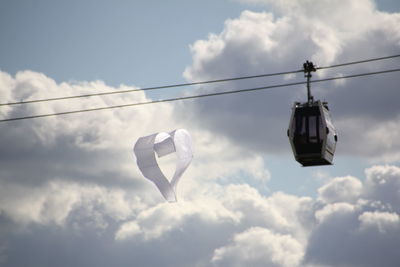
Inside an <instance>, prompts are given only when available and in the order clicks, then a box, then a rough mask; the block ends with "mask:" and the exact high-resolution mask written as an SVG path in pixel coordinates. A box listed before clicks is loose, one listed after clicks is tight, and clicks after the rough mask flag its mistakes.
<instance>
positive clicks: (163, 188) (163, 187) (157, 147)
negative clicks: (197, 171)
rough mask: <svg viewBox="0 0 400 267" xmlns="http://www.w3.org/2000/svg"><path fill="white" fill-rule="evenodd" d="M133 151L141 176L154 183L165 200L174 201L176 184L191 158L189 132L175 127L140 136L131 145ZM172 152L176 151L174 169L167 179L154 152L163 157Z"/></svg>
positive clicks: (191, 150)
mask: <svg viewBox="0 0 400 267" xmlns="http://www.w3.org/2000/svg"><path fill="white" fill-rule="evenodd" d="M133 152H134V153H135V156H136V162H137V165H138V167H139V169H140V171H141V172H142V174H143V176H144V177H146V178H147V179H149V180H150V181H152V182H153V183H155V185H156V186H157V187H158V189H159V190H160V192H161V194H162V195H163V196H164V198H165V199H166V200H167V201H169V202H175V201H176V186H177V184H178V182H179V179H180V178H181V176H182V174H183V172H184V171H185V170H186V169H187V167H188V166H189V164H190V162H191V161H192V158H193V149H192V139H191V137H190V134H189V132H188V131H186V130H185V129H177V130H174V131H172V132H169V133H165V132H161V133H155V134H152V135H148V136H144V137H140V138H139V139H138V140H137V141H136V144H135V146H134V147H133ZM173 152H176V169H175V173H174V176H173V177H172V179H171V181H169V180H168V179H167V178H166V177H165V175H164V174H163V172H162V171H161V169H160V166H159V165H158V163H157V159H156V156H155V154H157V156H158V157H163V156H165V155H168V154H171V153H173Z"/></svg>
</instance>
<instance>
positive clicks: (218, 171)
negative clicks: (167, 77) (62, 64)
mask: <svg viewBox="0 0 400 267" xmlns="http://www.w3.org/2000/svg"><path fill="white" fill-rule="evenodd" d="M257 2H262V3H266V4H267V6H268V8H267V10H269V11H266V12H263V13H255V12H250V11H244V12H243V13H242V14H241V15H240V17H239V18H236V19H231V20H228V21H226V23H225V28H224V30H223V31H222V32H221V33H219V34H211V35H210V36H209V38H208V39H207V40H202V41H198V42H196V43H194V44H193V45H192V52H193V64H192V65H190V66H189V67H187V69H186V71H185V76H186V77H187V78H188V80H203V79H213V78H221V77H231V76H239V75H246V74H255V73H269V72H275V71H277V70H288V69H298V67H299V65H301V63H302V62H303V61H304V60H305V59H312V60H314V61H315V62H316V63H318V64H320V65H324V64H328V65H329V64H335V63H339V62H345V61H350V60H357V59H364V58H369V57H374V56H381V55H382V54H384V55H386V54H395V53H396V50H398V48H399V45H400V35H399V27H397V25H399V22H400V21H399V20H400V17H399V15H398V14H387V13H383V12H380V11H378V10H376V8H375V7H374V5H373V3H372V2H371V1H367V0H363V1H343V3H345V4H342V5H337V3H336V2H335V1H330V0H326V1H321V3H323V4H316V5H312V6H311V5H310V3H311V2H312V1H288V0H281V1H266V0H265V1H257ZM334 2H335V3H334ZM318 3H319V2H318ZM269 8H272V9H269ZM272 11H273V12H272ZM366 18H367V19H366ZM378 40H379V41H378ZM386 67H388V68H389V67H391V66H390V63H388V62H386V63H383V62H380V63H373V64H370V65H363V66H357V67H349V68H348V69H340V70H326V71H324V72H322V71H321V72H319V73H317V74H316V75H315V76H316V77H330V76H332V75H345V74H347V73H350V72H365V71H371V70H378V69H381V68H386ZM342 72H343V73H342ZM297 78H301V79H302V77H296V76H286V77H283V78H282V79H278V78H277V79H272V80H263V81H260V80H253V81H246V83H240V82H237V83H230V84H228V85H224V86H222V85H218V86H215V85H214V87H211V86H210V87H206V88H202V89H198V91H199V92H201V91H215V90H225V89H234V88H243V87H253V86H260V85H265V84H270V83H275V82H276V83H278V82H287V81H292V80H295V79H297ZM368 79H369V80H368V82H366V80H355V79H354V80H348V81H345V82H343V83H337V84H329V85H328V84H324V85H323V84H319V85H316V84H315V85H313V88H314V92H315V95H316V96H321V97H326V98H327V100H329V101H330V102H331V104H332V111H334V119H335V121H336V122H337V127H338V128H339V129H345V131H344V130H339V133H340V134H341V135H340V140H341V142H342V144H343V145H341V153H348V154H352V155H361V156H363V157H366V158H372V159H378V158H379V159H382V160H384V161H387V162H391V163H390V165H382V164H380V165H376V166H373V167H370V168H368V169H367V170H366V171H365V177H354V176H342V177H336V178H331V179H329V180H327V181H326V182H325V183H324V184H323V185H321V186H320V188H319V189H318V190H317V196H316V197H314V198H312V197H309V196H294V195H290V194H287V193H285V192H269V194H265V192H268V190H266V189H267V187H268V181H269V180H271V179H274V176H273V175H272V174H271V173H270V172H269V171H268V165H266V164H265V162H264V153H265V151H270V152H271V153H273V152H274V153H275V152H276V153H278V152H279V153H284V149H283V148H282V147H287V148H288V149H289V147H288V144H287V140H286V139H287V138H286V136H285V130H286V126H287V119H288V117H289V107H290V105H291V102H292V101H294V100H298V99H302V98H304V95H305V94H304V90H295V89H294V88H292V89H290V88H287V89H281V90H271V91H268V92H265V93H254V94H244V95H231V96H226V97H225V98H223V101H222V100H221V98H218V97H216V98H213V99H202V100H199V101H196V102H192V103H191V104H188V103H180V104H157V105H147V106H145V107H134V108H126V109H123V110H122V109H114V110H108V111H99V112H88V113H82V114H80V115H79V114H75V115H66V116H58V117H48V118H41V119H32V120H26V121H15V122H3V123H1V125H0V127H1V131H0V147H1V153H0V265H1V266H114V265H117V266H133V265H134V266H198V267H200V266H305V267H311V266H398V263H399V262H400V256H399V253H398V247H399V246H400V209H399V207H400V168H399V167H398V166H396V162H397V161H398V160H399V155H398V151H399V150H398V148H399V147H398V142H396V141H397V140H396V138H397V136H398V135H397V134H396V133H398V132H399V127H398V125H399V124H398V120H399V118H400V113H399V109H398V105H397V103H396V102H397V99H398V90H397V88H396V86H397V85H398V82H399V80H398V76H393V75H388V76H379V77H378V76H377V77H375V78H368ZM376 88H380V90H381V91H380V92H382V91H384V92H385V93H380V94H377V91H376ZM125 89H133V87H129V86H124V85H121V86H120V87H118V88H113V87H110V86H108V85H106V84H104V83H103V82H101V81H92V82H75V83H72V82H70V83H67V82H64V83H56V82H55V81H54V80H52V79H51V78H50V77H47V76H45V75H44V74H41V73H37V72H33V71H21V72H18V73H17V74H16V75H15V76H11V75H10V74H8V73H6V72H0V98H1V99H2V102H15V101H20V100H31V99H40V98H49V97H54V96H59V95H67V96H68V95H77V94H87V93H91V92H105V91H114V90H115V91H118V90H125ZM360 97H362V101H361V100H360ZM147 100H149V99H148V98H147V97H146V95H145V94H144V93H143V92H136V93H132V94H121V95H114V96H113V97H105V96H103V97H92V98H90V99H80V100H76V101H75V100H74V101H62V100H60V101H54V102H44V103H35V104H29V105H21V106H18V105H14V106H3V107H1V108H0V116H1V117H2V118H12V117H19V116H25V115H31V114H45V113H54V112H63V111H69V110H78V109H86V108H93V107H102V106H109V105H120V104H127V103H134V102H142V101H147ZM383 103H384V104H383ZM182 109H184V112H182ZM182 114H184V115H185V116H182ZM371 125H373V127H371ZM176 128H186V129H187V130H188V131H189V132H190V133H191V135H192V138H193V143H194V148H195V158H194V160H193V163H192V164H191V166H190V167H189V169H188V170H187V171H186V172H185V174H184V175H183V177H182V180H181V182H180V184H179V185H178V189H177V190H178V202H177V203H166V202H164V201H163V199H162V197H161V195H160V193H159V192H158V190H157V188H156V187H155V186H154V185H153V184H152V183H151V182H149V181H147V180H145V179H144V178H143V177H142V175H141V174H140V173H139V171H138V169H137V168H136V167H135V158H134V156H133V151H132V147H133V143H134V142H135V140H137V138H138V137H140V136H144V135H148V134H152V133H155V132H160V131H171V130H173V129H176ZM365 144H368V146H367V147H366V146H365ZM260 151H264V152H263V153H261V152H260ZM160 160H161V161H160V163H161V164H162V165H163V166H164V167H165V168H164V167H163V168H164V169H163V170H164V171H166V172H170V169H171V166H169V165H170V162H169V161H165V162H163V161H162V159H160Z"/></svg>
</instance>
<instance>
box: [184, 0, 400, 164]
mask: <svg viewBox="0 0 400 267" xmlns="http://www.w3.org/2000/svg"><path fill="white" fill-rule="evenodd" d="M245 2H256V3H258V4H264V5H265V6H266V7H267V8H266V10H267V11H265V12H251V11H244V12H242V14H241V15H240V17H239V18H236V19H230V20H227V21H226V22H225V28H224V30H223V31H222V32H221V33H218V34H210V35H209V37H208V39H207V40H200V41H197V42H195V43H194V44H193V45H192V46H191V50H192V54H193V63H192V64H191V65H190V66H188V67H187V68H186V70H185V72H184V74H185V77H186V78H187V79H189V80H191V81H192V80H193V81H198V80H207V79H216V78H221V77H236V76H244V75H254V74H262V73H275V72H280V71H293V70H298V69H301V66H302V64H303V62H305V60H306V59H307V60H312V61H313V62H314V63H315V64H316V65H317V66H329V65H333V64H338V63H344V62H351V61H357V60H362V59H369V58H375V57H381V56H387V55H394V54H398V51H399V49H400V28H399V27H398V25H399V23H400V15H399V14H396V13H392V14H389V13H385V12H381V11H379V10H377V9H376V7H375V4H374V2H373V1H371V0H362V1H351V0H346V1H341V2H340V4H338V3H337V1H330V0H327V1H317V2H316V1H307V0H304V1H303V0H302V1H290V0H282V1H269V0H260V1H251V0H249V1H247V0H245ZM392 68H398V59H391V60H386V61H379V62H371V63H368V64H360V65H352V66H347V67H342V68H332V69H325V70H320V71H317V72H316V73H315V74H314V75H313V78H314V79H319V78H328V77H337V76H343V75H349V74H356V73H367V72H371V71H379V70H386V69H392ZM294 81H305V79H304V77H303V75H302V74H299V75H292V76H284V77H282V78H279V77H277V78H268V79H256V80H247V81H245V82H235V83H229V84H224V85H218V86H214V87H207V88H203V89H201V90H200V91H207V92H209V91H223V90H232V89H244V88H252V87H260V86H266V85H274V84H280V83H287V82H294ZM399 82H400V81H399V75H397V74H396V73H392V74H385V75H380V76H373V77H364V78H353V79H347V80H340V81H337V82H328V83H318V84H317V83H315V84H312V92H313V94H314V96H315V98H317V99H321V100H325V101H328V102H329V104H330V108H331V112H332V117H333V120H334V122H335V123H336V126H337V128H338V132H339V138H340V146H339V148H338V149H340V151H341V152H342V153H346V154H348V155H352V156H354V155H356V156H363V157H366V158H368V159H371V160H374V161H376V162H379V161H380V162H382V161H383V162H387V163H388V162H395V161H398V160H399V159H400V158H399V154H398V151H399V148H400V147H399V143H398V142H397V136H398V134H397V133H398V132H399V117H400V112H399V109H398V103H397V99H398V98H399V97H400V96H399V90H398V84H399ZM305 99H306V89H305V86H296V87H290V88H277V89H271V90H268V91H263V92H257V93H251V94H235V95H231V96H225V97H224V99H223V101H222V99H218V98H215V99H204V100H202V101H197V102H195V103H189V104H188V105H190V106H191V107H192V109H193V117H196V118H199V120H200V121H201V123H202V125H203V126H204V127H207V128H210V129H212V130H213V131H216V132H219V133H223V134H224V135H226V136H228V137H229V138H231V139H232V140H235V142H241V143H243V144H245V145H246V146H247V147H249V148H252V149H260V150H262V151H271V153H277V152H282V153H285V152H286V153H288V152H289V150H290V148H289V147H288V146H287V142H286V141H287V140H286V138H285V131H286V128H287V123H288V120H289V116H290V107H291V105H292V103H293V102H294V101H304V100H305ZM371 126H373V127H371ZM266 136H268V139H266V138H265V137H266ZM366 143H368V144H369V145H368V146H366V145H365V144H366Z"/></svg>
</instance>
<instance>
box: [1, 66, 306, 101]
mask: <svg viewBox="0 0 400 267" xmlns="http://www.w3.org/2000/svg"><path fill="white" fill-rule="evenodd" d="M298 72H303V70H295V71H286V72H277V73H268V74H260V75H252V76H242V77H234V78H227V79H218V80H209V81H202V82H192V83H178V84H171V85H163V86H155V87H147V88H141V89H129V90H121V91H110V92H103V93H95V94H85V95H74V96H63V97H54V98H46V99H36V100H27V101H20V102H9V103H0V106H12V105H21V104H30V103H38V102H47V101H55V100H65V99H73V98H82V97H92V96H103V95H112V94H124V93H132V92H138V91H150V90H159V89H167V88H173V87H183V86H192V85H199V84H208V83H220V82H229V81H237V80H244V79H254V78H261V77H271V76H278V75H287V74H294V73H298Z"/></svg>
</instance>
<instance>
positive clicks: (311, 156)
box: [287, 100, 337, 166]
mask: <svg viewBox="0 0 400 267" xmlns="http://www.w3.org/2000/svg"><path fill="white" fill-rule="evenodd" d="M287 133H288V137H289V140H290V144H291V146H292V150H293V154H294V157H295V159H296V160H297V161H298V162H299V163H300V164H301V165H303V166H318V165H331V164H332V160H333V155H334V153H335V148H336V142H337V134H336V130H335V127H334V126H333V124H332V122H331V119H330V116H329V109H328V104H327V103H326V102H321V101H319V100H318V101H309V102H306V103H298V102H296V103H294V105H293V109H292V115H291V119H290V123H289V129H288V132H287Z"/></svg>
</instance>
